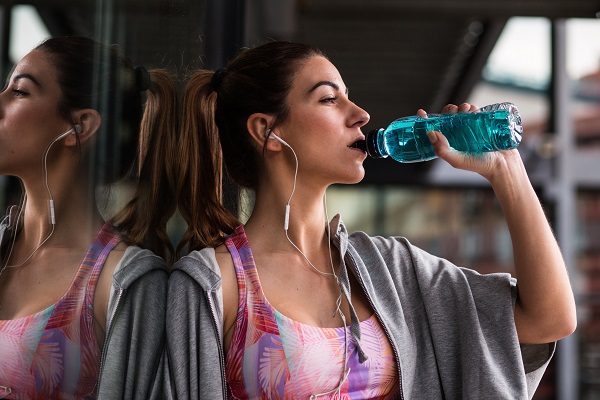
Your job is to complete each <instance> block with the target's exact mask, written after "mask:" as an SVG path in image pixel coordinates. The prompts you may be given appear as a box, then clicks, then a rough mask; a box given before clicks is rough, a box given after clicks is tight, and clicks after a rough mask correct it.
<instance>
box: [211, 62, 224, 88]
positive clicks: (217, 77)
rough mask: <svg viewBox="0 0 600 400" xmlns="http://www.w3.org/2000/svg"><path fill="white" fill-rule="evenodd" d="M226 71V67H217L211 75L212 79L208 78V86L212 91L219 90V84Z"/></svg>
mask: <svg viewBox="0 0 600 400" xmlns="http://www.w3.org/2000/svg"><path fill="white" fill-rule="evenodd" d="M226 73H227V68H224V67H223V68H219V69H218V70H216V71H215V73H214V74H213V76H212V79H211V80H210V88H211V89H212V90H213V92H216V91H217V90H219V86H221V82H222V81H223V77H224V76H225V74H226Z"/></svg>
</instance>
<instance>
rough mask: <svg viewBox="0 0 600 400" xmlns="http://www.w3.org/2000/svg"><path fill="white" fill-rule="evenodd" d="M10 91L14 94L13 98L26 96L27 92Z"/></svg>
mask: <svg viewBox="0 0 600 400" xmlns="http://www.w3.org/2000/svg"><path fill="white" fill-rule="evenodd" d="M12 91H13V93H14V94H15V96H27V94H28V93H27V92H24V91H22V90H20V89H13V90H12Z"/></svg>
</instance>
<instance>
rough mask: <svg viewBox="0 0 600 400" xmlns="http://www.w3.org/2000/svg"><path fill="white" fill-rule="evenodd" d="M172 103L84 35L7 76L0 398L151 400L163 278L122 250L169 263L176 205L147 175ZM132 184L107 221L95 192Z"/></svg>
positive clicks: (163, 80) (164, 81)
mask: <svg viewBox="0 0 600 400" xmlns="http://www.w3.org/2000/svg"><path fill="white" fill-rule="evenodd" d="M143 94H146V97H147V104H146V106H145V107H144V104H143V98H142V95H143ZM175 103H176V100H175V91H174V82H173V80H172V79H171V77H170V75H169V74H168V73H167V72H165V71H162V70H154V71H152V72H150V73H148V71H146V70H145V69H144V68H143V67H138V68H135V69H134V68H133V66H132V64H131V62H130V60H128V59H127V58H125V57H124V56H122V55H121V54H120V53H119V52H118V49H117V47H115V46H105V45H102V44H100V43H97V42H95V41H94V40H92V39H89V38H84V37H64V38H51V39H48V40H46V41H44V42H43V43H41V44H40V45H39V46H37V47H36V48H35V49H34V50H32V51H31V52H30V53H28V54H27V55H26V56H25V57H24V58H23V59H22V60H21V61H20V62H19V63H18V64H17V65H16V67H15V68H14V70H13V71H12V73H11V75H10V77H9V79H8V82H7V86H6V87H5V89H4V90H3V91H2V93H1V94H0V173H1V174H3V175H13V176H16V177H18V178H19V179H20V181H21V182H22V186H23V190H24V193H25V196H24V199H23V201H22V204H21V205H20V207H12V208H11V209H10V212H9V213H8V215H7V216H6V217H5V218H4V219H3V220H2V225H1V227H0V243H1V244H2V247H1V253H0V256H1V257H0V260H1V264H0V353H1V355H0V360H1V361H0V397H2V396H4V398H73V399H79V398H87V397H95V396H98V397H101V398H110V399H114V398H143V399H146V398H151V397H160V395H161V392H162V386H161V384H160V382H161V380H158V379H156V376H157V374H160V373H161V370H162V367H161V357H162V351H163V345H162V343H163V340H164V313H165V303H164V302H165V299H166V285H167V271H166V267H165V263H164V261H163V260H162V259H161V258H160V257H159V256H157V255H155V254H154V253H152V252H151V251H150V250H142V249H141V248H140V247H136V246H132V245H142V246H145V247H148V248H149V249H152V250H154V251H155V252H156V253H158V254H159V255H163V256H164V255H166V253H167V252H168V246H169V244H168V242H165V241H164V238H165V237H166V235H165V225H164V223H165V221H166V219H165V218H167V219H168V217H169V215H170V214H168V212H169V211H168V210H170V212H171V214H172V211H173V209H174V205H173V204H172V203H173V202H172V201H169V200H168V199H169V198H170V197H164V196H165V195H164V193H158V192H157V191H156V189H157V187H158V188H160V187H161V185H160V182H158V181H159V180H160V179H163V175H162V173H163V172H164V171H163V170H161V169H160V168H158V167H157V168H153V169H152V171H151V172H152V174H154V176H151V175H150V171H149V167H148V166H147V164H148V163H150V162H153V163H154V162H156V161H157V160H156V159H155V158H156V154H155V151H154V150H153V149H152V146H156V145H160V143H164V142H165V140H171V139H169V138H172V137H173V132H172V131H173V129H174V123H173V119H174V118H173V115H174V105H175ZM142 117H143V121H144V122H143V123H142ZM138 147H139V149H138ZM136 157H137V159H138V160H137V163H136V165H137V166H136V167H135V169H138V170H139V171H135V170H132V169H133V168H134V159H136ZM163 164H164V163H163ZM132 172H133V173H136V172H139V185H138V189H137V194H136V196H135V197H134V199H133V200H132V201H131V202H130V203H129V204H128V205H127V206H126V207H125V209H124V210H123V211H122V212H121V213H120V214H119V216H117V218H116V219H115V220H114V221H113V222H105V220H104V218H103V216H102V215H101V214H100V212H99V211H98V207H97V205H96V201H95V192H96V187H97V186H98V185H100V184H109V183H112V182H115V181H117V180H118V179H120V178H123V177H125V176H126V175H128V174H130V173H132ZM163 186H164V187H165V188H164V191H165V193H168V192H169V189H168V187H167V185H163ZM144 193H152V194H154V196H146V195H144ZM161 196H163V198H161ZM159 206H160V207H159ZM161 213H162V214H161ZM141 215H143V216H144V218H140V216H141Z"/></svg>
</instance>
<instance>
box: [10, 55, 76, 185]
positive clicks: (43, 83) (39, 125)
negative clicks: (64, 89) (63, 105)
mask: <svg viewBox="0 0 600 400" xmlns="http://www.w3.org/2000/svg"><path fill="white" fill-rule="evenodd" d="M60 95H61V90H60V87H59V85H58V82H57V79H56V73H55V70H54V67H53V65H52V64H51V63H50V62H49V60H48V57H47V56H46V55H45V54H44V53H42V52H40V51H36V50H34V51H32V52H30V53H29V54H27V55H26V56H25V57H24V58H23V59H22V60H21V61H20V62H19V63H18V64H17V66H16V67H15V69H14V71H13V73H12V74H11V76H10V77H9V80H8V83H7V86H6V88H5V89H4V90H3V91H2V93H0V174H2V175H15V176H19V177H21V178H24V177H25V176H26V175H27V174H28V173H32V172H34V173H36V174H37V175H39V166H40V165H41V161H42V158H43V155H44V151H45V150H46V148H47V147H48V145H49V144H50V143H51V142H52V140H54V138H56V137H57V136H59V135H60V134H61V133H63V132H65V131H67V130H69V129H70V124H69V123H68V121H65V119H64V118H62V117H61V116H60V115H59V113H58V101H59V99H60Z"/></svg>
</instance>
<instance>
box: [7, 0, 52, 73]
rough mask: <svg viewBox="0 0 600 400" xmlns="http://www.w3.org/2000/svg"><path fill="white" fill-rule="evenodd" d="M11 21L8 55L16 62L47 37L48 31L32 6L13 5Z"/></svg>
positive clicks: (48, 35)
mask: <svg viewBox="0 0 600 400" xmlns="http://www.w3.org/2000/svg"><path fill="white" fill-rule="evenodd" d="M11 21H12V23H11V26H10V36H9V37H10V43H9V57H10V61H11V62H12V63H13V64H16V63H17V62H18V61H19V60H20V59H21V58H23V56H25V54H27V53H29V51H30V50H31V49H33V48H34V47H35V46H37V45H38V44H39V43H40V42H41V41H42V40H44V39H47V38H49V37H50V32H48V29H47V28H46V26H45V25H44V22H43V21H42V19H41V18H40V15H39V14H38V12H37V10H36V9H35V7H33V6H29V5H16V6H14V7H13V8H12V15H11Z"/></svg>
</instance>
